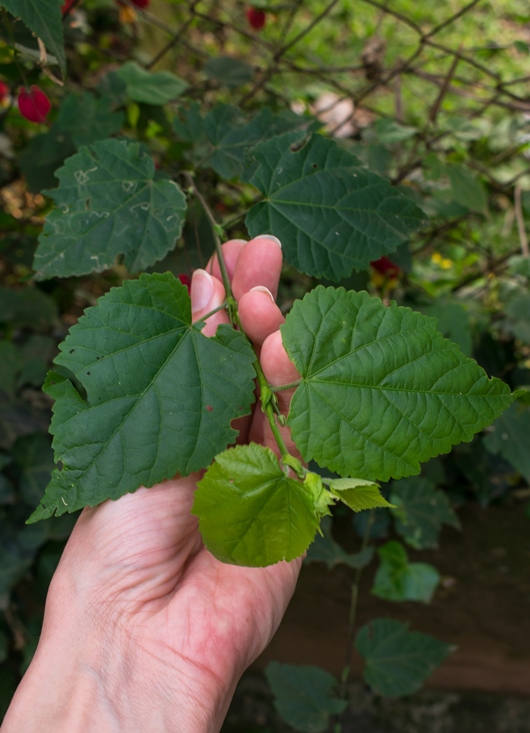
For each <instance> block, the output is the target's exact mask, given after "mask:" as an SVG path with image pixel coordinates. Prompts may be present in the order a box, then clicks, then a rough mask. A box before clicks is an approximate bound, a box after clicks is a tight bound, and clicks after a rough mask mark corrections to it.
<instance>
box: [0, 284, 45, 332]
mask: <svg viewBox="0 0 530 733" xmlns="http://www.w3.org/2000/svg"><path fill="white" fill-rule="evenodd" d="M57 316H58V313H57V305H56V304H55V302H54V301H53V300H52V299H51V298H50V297H49V296H48V295H46V294H45V293H43V292H42V290H39V289H38V288H30V287H26V288H24V289H23V290H11V289H10V288H3V287H0V322H3V323H10V324H11V325H12V326H13V327H15V328H16V327H19V328H21V327H22V328H32V327H33V328H46V327H48V326H52V325H53V324H54V323H55V322H56V320H57Z"/></svg>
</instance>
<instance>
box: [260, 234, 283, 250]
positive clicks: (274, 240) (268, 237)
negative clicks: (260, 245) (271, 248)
mask: <svg viewBox="0 0 530 733" xmlns="http://www.w3.org/2000/svg"><path fill="white" fill-rule="evenodd" d="M254 239H270V240H271V242H276V244H277V245H278V247H279V248H280V249H281V248H282V243H281V242H280V240H279V239H278V237H275V236H274V234H259V235H258V236H257V237H254Z"/></svg>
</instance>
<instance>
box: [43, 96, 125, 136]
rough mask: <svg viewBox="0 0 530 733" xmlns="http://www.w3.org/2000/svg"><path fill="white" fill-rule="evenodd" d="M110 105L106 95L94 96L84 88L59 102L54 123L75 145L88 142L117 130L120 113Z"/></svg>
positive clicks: (120, 120)
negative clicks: (79, 92)
mask: <svg viewBox="0 0 530 733" xmlns="http://www.w3.org/2000/svg"><path fill="white" fill-rule="evenodd" d="M113 107H114V102H113V100H112V99H111V98H110V97H101V98H99V99H98V98H97V97H95V96H94V95H93V94H90V93H89V92H86V91H84V92H82V93H81V94H69V95H68V96H67V97H65V99H64V100H63V102H62V104H61V107H60V109H59V114H58V116H57V121H56V123H55V126H56V127H57V128H58V130H59V131H60V133H61V134H63V135H65V134H66V135H69V136H70V137H71V139H72V141H73V143H74V145H75V146H76V148H78V147H79V146H81V145H90V144H91V143H94V142H96V141H97V140H104V139H105V138H107V137H111V136H112V135H114V133H116V132H118V130H120V128H121V126H122V125H123V121H124V114H123V112H116V111H114V109H113Z"/></svg>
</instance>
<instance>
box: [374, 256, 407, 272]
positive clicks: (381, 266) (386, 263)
mask: <svg viewBox="0 0 530 733" xmlns="http://www.w3.org/2000/svg"><path fill="white" fill-rule="evenodd" d="M370 264H371V265H372V267H373V268H374V270H377V272H380V273H381V275H386V276H387V277H397V276H398V275H399V273H400V272H401V267H399V265H396V263H395V262H392V260H391V259H390V258H389V257H385V256H383V257H380V258H379V259H378V260H374V261H373V262H370Z"/></svg>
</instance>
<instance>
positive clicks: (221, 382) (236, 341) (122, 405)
mask: <svg viewBox="0 0 530 733" xmlns="http://www.w3.org/2000/svg"><path fill="white" fill-rule="evenodd" d="M202 325H203V324H201V323H199V324H195V325H193V326H192V321H191V303H190V298H189V295H188V291H187V289H186V288H185V287H184V286H183V285H182V284H181V283H180V282H179V281H178V280H177V279H176V278H175V277H174V276H173V275H171V274H170V273H165V274H163V275H158V274H155V275H145V274H144V275H141V277H140V278H139V279H138V280H128V281H126V282H125V283H124V284H123V285H122V286H121V287H120V288H114V289H112V290H111V291H110V292H109V293H107V295H105V296H104V297H103V298H100V299H99V301H98V305H97V306H95V307H93V308H89V309H88V310H87V311H86V313H85V315H84V316H83V317H82V318H81V319H80V320H79V322H78V324H77V325H76V326H74V327H73V328H72V329H71V332H70V334H69V335H68V336H67V338H66V339H65V341H64V342H63V343H62V344H61V346H60V349H61V353H60V354H59V356H58V357H57V358H56V359H55V363H56V364H58V365H59V367H61V368H62V369H63V370H67V371H65V372H64V373H66V374H68V375H72V381H70V379H68V378H66V377H65V376H61V375H59V374H54V373H51V374H50V376H49V377H48V380H47V383H46V385H45V391H46V392H47V393H48V394H49V395H50V396H51V397H53V398H54V399H55V400H56V402H55V405H54V417H53V419H52V424H51V433H52V434H53V435H54V441H53V448H54V451H55V458H56V461H60V462H61V463H62V465H63V468H62V470H56V471H54V472H53V474H52V479H51V482H50V484H49V485H48V487H47V489H46V493H45V495H44V497H43V499H42V502H41V506H40V507H39V508H38V509H37V510H36V511H35V512H34V513H33V515H32V516H31V518H30V521H37V520H39V519H45V518H47V517H49V516H51V515H52V514H54V513H56V514H57V515H58V516H59V515H61V514H64V513H65V512H73V511H75V510H76V509H79V508H81V507H83V506H86V505H88V506H95V505H96V504H99V503H101V502H102V501H105V499H117V498H119V497H120V496H122V495H123V494H125V493H128V492H131V491H135V490H136V489H137V488H138V487H139V486H142V485H143V486H153V484H156V483H158V482H159V481H162V480H163V479H166V478H171V477H172V476H174V475H175V473H177V472H179V473H181V474H183V475H187V474H189V473H191V472H192V471H197V470H198V469H200V468H203V467H205V466H207V465H208V464H209V463H210V461H211V460H212V459H213V457H214V456H215V455H216V454H217V453H218V452H219V451H221V450H224V449H225V448H226V446H227V445H228V444H229V443H230V442H233V440H234V439H235V437H236V436H237V431H236V430H234V429H233V428H232V427H231V426H230V422H231V420H233V419H234V418H235V417H238V416H241V415H246V414H248V412H249V411H250V404H251V402H252V401H253V399H254V396H253V389H254V382H253V378H254V376H255V373H254V368H253V366H252V363H253V360H254V354H253V351H252V349H251V347H250V346H249V344H248V342H247V340H246V339H245V337H244V336H243V334H241V333H239V332H238V331H234V330H233V329H232V328H230V327H229V326H226V325H224V326H220V327H219V329H218V331H217V334H216V336H215V337H214V338H207V337H206V336H204V335H203V334H202V333H201V330H200V329H201V328H202ZM84 394H86V398H85V397H84Z"/></svg>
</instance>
